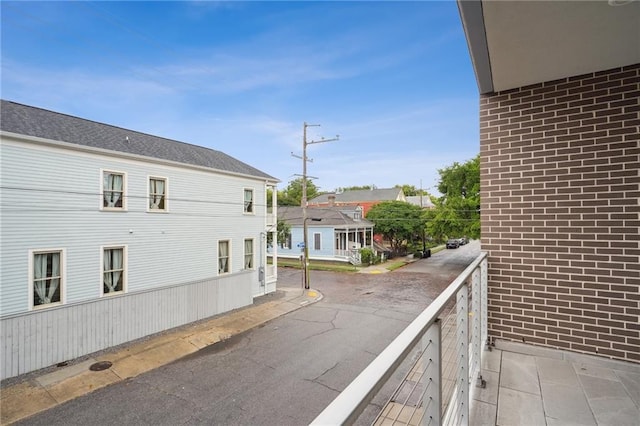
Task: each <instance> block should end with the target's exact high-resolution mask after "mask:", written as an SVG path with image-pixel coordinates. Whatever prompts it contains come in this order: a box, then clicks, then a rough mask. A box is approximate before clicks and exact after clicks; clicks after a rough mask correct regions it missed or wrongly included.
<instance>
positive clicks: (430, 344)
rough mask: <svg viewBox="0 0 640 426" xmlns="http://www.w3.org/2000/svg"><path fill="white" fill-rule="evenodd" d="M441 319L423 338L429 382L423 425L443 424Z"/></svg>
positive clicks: (424, 399) (424, 402) (424, 357)
mask: <svg viewBox="0 0 640 426" xmlns="http://www.w3.org/2000/svg"><path fill="white" fill-rule="evenodd" d="M441 324H442V322H441V321H440V319H439V318H438V319H436V320H435V321H434V323H433V324H432V325H431V326H430V327H429V328H428V329H427V332H426V333H425V334H424V337H423V338H422V347H423V348H424V354H423V355H422V359H424V360H425V362H426V363H427V365H426V368H425V372H424V377H426V378H427V380H428V382H427V383H426V384H425V386H426V387H427V389H426V391H425V393H424V397H423V401H422V406H423V407H425V411H424V416H423V417H422V425H423V426H426V425H436V426H440V424H442V380H441V378H442V333H441Z"/></svg>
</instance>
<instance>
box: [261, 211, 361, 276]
mask: <svg viewBox="0 0 640 426" xmlns="http://www.w3.org/2000/svg"><path fill="white" fill-rule="evenodd" d="M278 219H279V220H282V221H284V222H285V223H287V224H288V225H289V226H290V227H291V228H290V233H289V235H288V236H287V239H286V241H285V242H284V243H281V244H279V245H278V248H277V256H280V257H282V258H295V259H298V258H300V255H301V254H302V251H303V247H304V245H303V241H304V232H303V228H304V223H303V222H304V221H303V212H302V207H278ZM307 232H308V234H307V241H308V242H309V259H316V260H335V261H341V262H351V263H354V264H359V263H360V252H359V250H360V249H361V248H364V247H368V248H372V241H373V223H371V222H369V221H368V220H366V219H364V218H363V213H362V208H361V207H355V208H352V207H332V208H314V209H307ZM270 251H271V249H270Z"/></svg>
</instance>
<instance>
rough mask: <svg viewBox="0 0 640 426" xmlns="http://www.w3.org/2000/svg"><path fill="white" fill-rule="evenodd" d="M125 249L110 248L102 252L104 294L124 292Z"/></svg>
mask: <svg viewBox="0 0 640 426" xmlns="http://www.w3.org/2000/svg"><path fill="white" fill-rule="evenodd" d="M125 261H126V259H125V248H124V247H109V248H104V249H103V250H102V293H103V294H105V295H106V294H111V293H118V292H123V291H124V284H125Z"/></svg>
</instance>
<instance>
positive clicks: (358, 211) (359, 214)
mask: <svg viewBox="0 0 640 426" xmlns="http://www.w3.org/2000/svg"><path fill="white" fill-rule="evenodd" d="M353 220H358V221H359V220H362V207H361V206H358V207H356V210H355V211H354V212H353Z"/></svg>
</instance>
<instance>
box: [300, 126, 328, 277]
mask: <svg viewBox="0 0 640 426" xmlns="http://www.w3.org/2000/svg"><path fill="white" fill-rule="evenodd" d="M307 127H320V125H319V124H308V123H307V122H306V121H305V122H304V125H303V126H302V157H299V156H297V155H294V157H298V158H301V159H302V200H301V201H300V205H301V207H302V233H303V244H304V248H303V250H304V252H303V253H304V259H303V265H304V266H303V268H304V288H305V289H308V288H309V237H308V235H307V219H308V217H307V161H308V162H310V163H311V162H313V159H312V158H308V157H307V146H308V145H313V144H316V143H324V142H333V141H337V140H339V139H340V136H339V135H336V137H335V138H331V139H325V138H321V139H320V140H317V141H307ZM291 155H293V153H291Z"/></svg>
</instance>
